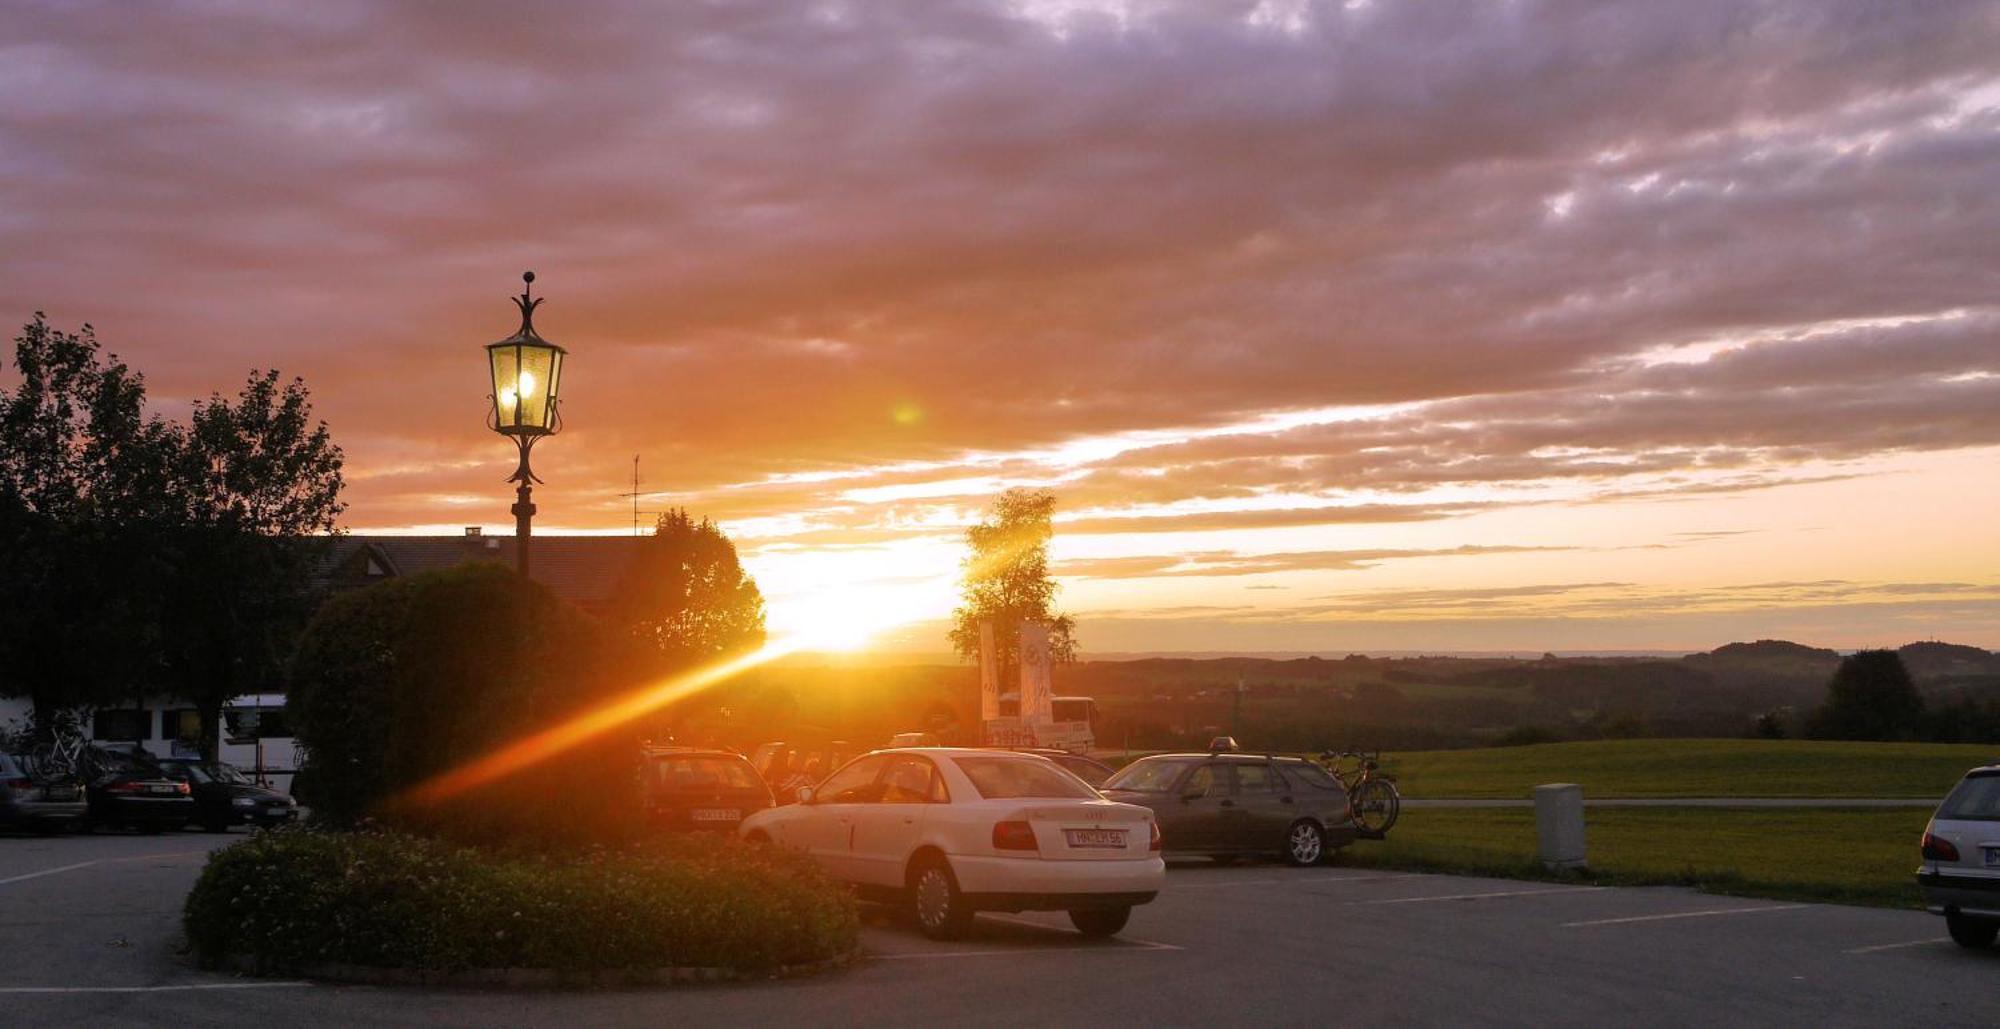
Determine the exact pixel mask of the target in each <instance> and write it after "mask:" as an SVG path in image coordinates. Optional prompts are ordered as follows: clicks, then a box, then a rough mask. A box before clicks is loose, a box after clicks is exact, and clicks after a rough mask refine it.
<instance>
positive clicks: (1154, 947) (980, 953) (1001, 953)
mask: <svg viewBox="0 0 2000 1029" xmlns="http://www.w3.org/2000/svg"><path fill="white" fill-rule="evenodd" d="M1125 942H1126V943H1129V944H1132V946H1129V947H1101V946H1100V947H1003V948H999V949H996V950H938V951H925V952H912V953H903V954H870V955H868V958H869V960H871V961H916V960H928V959H930V958H997V957H1017V956H1019V955H1022V954H1066V953H1072V952H1077V951H1089V952H1091V953H1093V954H1139V953H1145V952H1149V951H1163V950H1180V949H1181V948H1179V947H1176V946H1174V945H1172V944H1170V943H1147V942H1145V941H1143V940H1126V941H1125Z"/></svg>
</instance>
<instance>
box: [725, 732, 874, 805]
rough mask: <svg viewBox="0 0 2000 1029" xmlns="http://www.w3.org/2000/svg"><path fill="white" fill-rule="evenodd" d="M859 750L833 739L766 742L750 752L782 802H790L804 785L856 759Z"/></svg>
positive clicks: (765, 779) (752, 762) (822, 777)
mask: <svg viewBox="0 0 2000 1029" xmlns="http://www.w3.org/2000/svg"><path fill="white" fill-rule="evenodd" d="M856 753H858V752H857V751H856V750H855V748H854V745H853V744H850V743H847V742H846V741H844V740H834V741H833V742H831V743H822V744H800V745H797V746H794V745H793V744H790V743H782V742H779V743H765V744H762V745H760V746H759V747H758V748H757V749H756V750H754V751H752V752H751V754H750V764H751V766H752V767H754V768H756V769H757V774H758V775H760V776H763V778H764V781H765V782H767V783H769V784H770V786H771V789H772V791H773V792H774V793H776V794H777V797H778V803H780V804H789V803H791V802H792V797H793V796H794V795H795V794H796V793H797V792H798V788H799V787H801V786H811V785H814V784H816V783H818V782H819V781H820V780H821V779H824V778H826V777H827V773H829V772H832V771H833V770H834V769H836V768H839V767H840V766H841V765H844V764H846V763H847V762H849V761H851V760H853V758H854V755H855V754H856Z"/></svg>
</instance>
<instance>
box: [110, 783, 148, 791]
mask: <svg viewBox="0 0 2000 1029" xmlns="http://www.w3.org/2000/svg"><path fill="white" fill-rule="evenodd" d="M145 790H146V787H145V786H143V785H141V784H139V783H136V782H114V783H112V784H111V785H109V786H106V787H105V788H104V792H106V793H143V792H145Z"/></svg>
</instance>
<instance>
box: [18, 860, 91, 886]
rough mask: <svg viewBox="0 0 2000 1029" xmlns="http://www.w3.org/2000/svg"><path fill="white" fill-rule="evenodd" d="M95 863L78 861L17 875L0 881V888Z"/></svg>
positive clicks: (86, 866) (71, 870)
mask: <svg viewBox="0 0 2000 1029" xmlns="http://www.w3.org/2000/svg"><path fill="white" fill-rule="evenodd" d="M96 863H97V862H95V861H79V862H77V863H76V864H73V865H64V866H62V867H61V868H44V869H42V870H41V871H39V872H29V873H28V874H26V875H17V876H14V877H13V878H10V879H0V886H5V885H7V884H8V883H22V882H27V881H28V880H30V879H40V878H41V877H42V876H45V875H56V874H58V873H61V872H74V871H76V870H77V869H79V868H89V867H90V866H92V865H94V864H96Z"/></svg>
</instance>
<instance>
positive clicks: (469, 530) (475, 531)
mask: <svg viewBox="0 0 2000 1029" xmlns="http://www.w3.org/2000/svg"><path fill="white" fill-rule="evenodd" d="M465 534H466V535H467V536H477V535H479V534H480V528H479V526H477V525H468V526H466V527H465Z"/></svg>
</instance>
